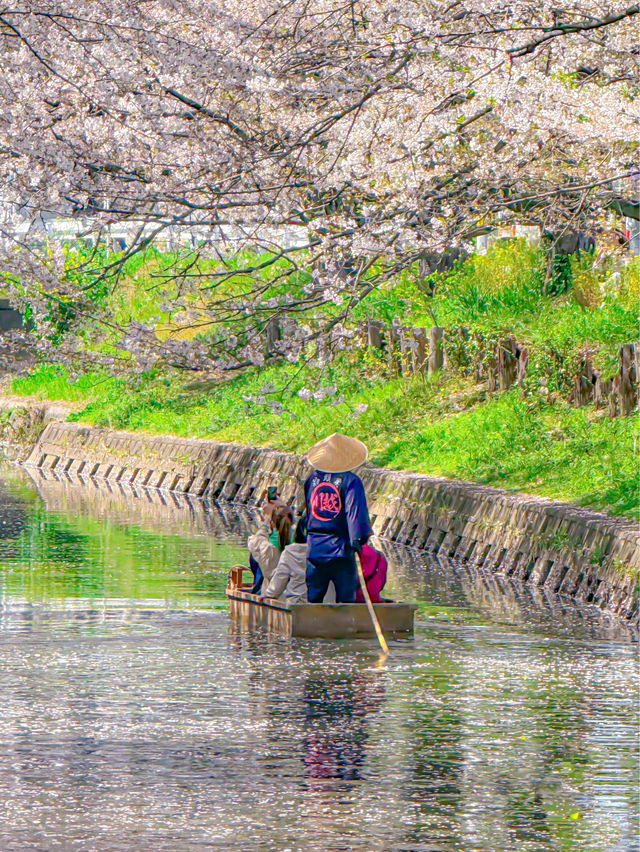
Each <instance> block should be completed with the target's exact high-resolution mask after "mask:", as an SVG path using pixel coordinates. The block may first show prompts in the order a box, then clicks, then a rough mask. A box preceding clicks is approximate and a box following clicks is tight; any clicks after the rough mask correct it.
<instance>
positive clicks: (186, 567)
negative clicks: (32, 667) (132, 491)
mask: <svg viewBox="0 0 640 852" xmlns="http://www.w3.org/2000/svg"><path fill="white" fill-rule="evenodd" d="M132 516H133V518H132V520H133V522H132V523H130V524H125V523H122V522H118V521H111V520H109V519H108V518H104V517H95V516H94V515H92V514H91V504H90V503H89V505H88V507H87V509H86V512H85V514H78V515H68V514H61V513H57V512H51V511H49V510H48V509H47V507H46V505H45V503H44V502H43V500H42V499H41V498H40V497H39V496H38V494H37V493H36V492H35V490H34V489H33V488H32V487H30V486H29V485H28V484H27V483H25V482H24V480H23V479H21V478H18V476H17V474H14V475H13V476H12V477H9V476H8V475H7V472H5V474H4V481H2V480H0V517H2V518H3V522H2V523H1V524H0V536H2V537H1V538H0V589H1V590H2V592H3V593H4V594H5V595H15V596H20V597H23V598H25V599H26V600H28V601H44V600H47V599H51V598H57V599H63V598H80V599H89V600H96V599H105V598H107V599H118V598H120V599H126V600H147V601H151V600H157V601H164V602H165V603H167V604H172V605H177V604H183V605H197V606H206V607H211V606H220V605H223V603H224V587H225V583H226V572H227V570H228V568H229V567H230V566H231V565H233V564H236V563H237V562H238V561H241V560H242V559H244V556H245V549H244V547H243V546H242V543H241V542H240V541H237V542H234V541H233V540H231V541H221V540H219V539H216V538H212V537H211V536H209V535H204V534H199V535H198V534H194V533H193V532H192V531H190V530H189V528H188V526H187V525H184V526H185V531H184V532H183V533H182V534H181V533H180V531H177V532H176V531H175V529H172V527H173V528H175V527H178V528H179V527H180V524H175V523H173V524H172V523H171V522H167V523H166V526H165V528H164V529H163V528H162V524H161V523H160V524H159V526H160V529H157V528H156V529H149V528H147V529H145V528H143V527H142V526H140V525H138V524H136V523H135V520H136V519H135V508H133V511H132Z"/></svg>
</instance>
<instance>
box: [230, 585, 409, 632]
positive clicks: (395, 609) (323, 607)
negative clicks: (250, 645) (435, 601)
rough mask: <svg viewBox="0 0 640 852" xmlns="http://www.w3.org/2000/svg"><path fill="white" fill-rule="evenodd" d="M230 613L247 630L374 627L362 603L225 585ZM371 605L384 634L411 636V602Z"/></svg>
mask: <svg viewBox="0 0 640 852" xmlns="http://www.w3.org/2000/svg"><path fill="white" fill-rule="evenodd" d="M227 597H228V598H229V603H230V609H231V617H232V618H233V619H234V620H235V621H236V622H237V623H238V624H239V625H240V626H241V627H242V628H245V629H247V630H252V629H256V628H258V629H266V630H268V631H270V632H272V633H277V634H279V635H281V636H299V637H304V638H308V639H368V638H373V637H375V635H376V633H375V629H374V627H373V624H372V623H371V616H370V615H369V611H368V610H367V606H366V604H358V603H353V604H341V603H340V604H309V603H306V604H292V605H291V606H287V604H285V603H283V602H281V601H276V600H271V599H266V600H265V599H264V598H261V597H260V596H259V595H253V594H251V592H247V591H244V590H240V589H237V588H228V589H227ZM374 609H375V612H376V616H377V617H378V621H379V622H380V626H381V628H382V630H383V632H384V634H385V636H393V637H397V638H405V639H406V638H408V637H410V636H413V622H414V615H415V611H416V609H417V607H416V605H415V604H406V603H380V604H374Z"/></svg>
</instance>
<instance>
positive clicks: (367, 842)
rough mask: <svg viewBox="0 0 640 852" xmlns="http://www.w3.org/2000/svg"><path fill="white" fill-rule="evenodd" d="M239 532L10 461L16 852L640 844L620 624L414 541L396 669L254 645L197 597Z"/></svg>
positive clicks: (316, 645) (629, 657) (0, 678)
mask: <svg viewBox="0 0 640 852" xmlns="http://www.w3.org/2000/svg"><path fill="white" fill-rule="evenodd" d="M250 523H251V519H250V518H249V519H247V518H244V519H243V516H242V515H240V514H234V512H233V510H231V509H229V508H227V509H225V508H224V507H222V508H221V509H220V510H217V509H207V507H205V506H203V505H202V504H197V505H195V504H194V505H191V504H190V503H189V502H188V501H184V500H182V501H177V500H175V499H172V498H170V497H168V496H166V495H165V496H161V495H158V494H157V493H153V494H152V493H150V494H148V495H146V496H144V495H143V496H140V497H139V498H138V497H136V495H135V494H133V493H131V492H127V491H126V490H124V489H115V490H114V491H109V490H108V489H104V488H102V489H98V488H95V487H94V486H93V485H92V484H91V483H85V484H84V485H82V486H78V485H71V484H69V483H65V482H61V483H58V482H46V481H42V482H40V481H38V483H37V488H36V486H35V485H33V484H30V482H29V480H25V479H24V478H22V477H21V476H20V475H19V474H11V473H7V475H6V476H5V481H4V483H3V484H0V661H1V665H0V695H1V696H2V702H3V704H2V707H3V712H2V714H0V812H1V813H2V814H3V824H2V826H1V827H0V849H1V850H2V852H24V850H30V849H37V850H47V852H58V850H64V852H86V850H88V849H91V850H92V852H134V850H136V852H137V850H147V849H153V850H154V852H165V850H166V852H169V850H171V852H176V850H180V852H205V850H210V849H223V850H230V852H245V850H259V852H261V851H262V850H264V852H267V850H276V852H285V850H290V852H299V851H300V852H344V850H356V852H372V851H373V852H637V850H638V849H639V847H640V844H639V843H638V806H637V796H638V784H637V778H638V765H639V764H638V749H637V730H638V700H637V699H638V696H637V683H638V667H637V660H636V648H635V646H634V645H633V644H631V643H629V642H628V641H626V640H623V639H620V638H619V637H620V636H624V634H623V633H621V634H617V633H615V634H612V633H607V632H606V631H605V632H603V633H601V634H600V633H597V632H595V633H594V632H589V631H585V630H584V629H583V627H582V624H583V621H584V619H586V620H588V621H589V620H593V619H592V616H591V614H590V611H589V612H587V613H586V614H583V615H582V616H581V619H582V620H581V621H579V622H577V624H578V626H579V628H580V629H576V628H575V627H574V622H573V621H571V620H569V621H567V622H566V623H564V624H560V623H558V624H554V625H549V627H548V628H547V627H546V626H545V625H546V624H547V622H546V621H544V620H542V621H540V620H538V619H537V616H536V614H535V612H534V611H529V610H528V609H527V608H526V607H525V608H522V607H520V608H517V609H514V606H515V604H514V601H515V602H516V603H517V600H516V599H515V598H514V599H513V600H512V599H508V600H502V599H499V598H497V597H496V599H495V601H494V602H493V603H492V604H491V605H489V603H487V599H488V598H489V597H490V596H491V595H492V594H495V595H497V594H498V592H497V591H496V592H492V591H491V588H490V587H489V586H488V585H487V583H486V578H481V581H482V582H481V585H480V586H479V587H478V588H479V591H478V589H476V586H475V585H474V583H475V581H474V580H473V578H471V577H469V576H467V575H460V577H459V578H457V579H456V576H455V575H453V574H452V573H450V572H449V570H448V569H447V570H446V571H443V570H442V566H439V565H437V564H435V563H433V564H432V563H430V562H421V561H420V558H419V557H418V555H417V554H415V553H406V554H405V555H404V556H403V555H402V553H401V552H400V551H397V552H396V551H394V555H393V558H392V560H391V574H392V576H391V580H390V584H391V587H392V588H393V589H395V590H396V591H397V592H400V593H401V594H402V595H403V596H405V597H409V596H411V595H412V594H413V595H414V596H415V597H417V598H420V597H427V598H428V602H425V603H424V605H423V607H422V609H421V612H422V615H423V616H424V620H423V621H422V622H421V623H420V624H419V626H418V630H417V634H416V638H415V641H413V642H403V643H393V644H392V651H391V655H390V657H389V658H388V659H387V660H384V661H381V660H380V658H379V657H378V654H377V652H376V647H375V644H374V643H371V642H364V641H361V642H310V641H304V640H285V639H281V638H275V637H269V636H266V635H263V634H259V633H257V634H245V633H241V632H238V631H237V630H236V629H234V626H233V625H232V624H231V623H230V622H229V620H228V618H227V615H226V613H224V612H215V611H214V612H206V611H203V610H208V609H212V608H213V609H216V608H217V607H221V606H223V605H224V604H223V588H224V584H225V581H226V573H227V569H228V567H229V566H231V565H232V564H235V563H236V562H238V561H240V560H241V559H242V558H243V557H244V541H245V540H246V534H247V530H248V528H249V526H250ZM403 560H404V561H403ZM514 594H515V592H514ZM474 600H477V601H482V602H483V603H482V607H480V608H479V609H478V610H477V611H476V609H474V606H473V601H474ZM480 610H481V611H480ZM561 612H562V611H561V610H558V611H556V610H553V617H554V619H555V618H556V617H560V614H561ZM492 613H497V614H499V617H498V615H496V616H495V617H494V616H492ZM510 613H516V616H517V617H514V619H513V620H512V621H511V622H510V621H509V618H510V617H511V616H510Z"/></svg>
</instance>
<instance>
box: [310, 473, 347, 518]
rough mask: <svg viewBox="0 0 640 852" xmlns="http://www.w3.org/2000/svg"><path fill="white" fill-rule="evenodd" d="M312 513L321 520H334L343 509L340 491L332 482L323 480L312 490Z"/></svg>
mask: <svg viewBox="0 0 640 852" xmlns="http://www.w3.org/2000/svg"><path fill="white" fill-rule="evenodd" d="M309 502H310V507H311V514H312V515H313V517H314V518H317V519H318V520H319V521H332V520H333V519H334V518H337V516H338V515H339V514H340V511H341V510H342V499H341V497H340V492H339V491H338V489H337V488H336V486H335V485H334V484H333V483H332V482H321V483H320V484H319V485H316V487H315V488H314V489H313V491H312V492H311V500H310V501H309Z"/></svg>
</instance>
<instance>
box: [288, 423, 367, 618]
mask: <svg viewBox="0 0 640 852" xmlns="http://www.w3.org/2000/svg"><path fill="white" fill-rule="evenodd" d="M366 459H367V448H366V446H365V445H364V444H363V443H362V441H358V439H357V438H350V437H348V436H347V435H341V434H340V433H339V432H336V433H334V434H333V435H329V437H328V438H324V439H323V440H322V441H319V442H318V443H317V444H316V445H315V446H313V447H312V448H311V449H310V450H309V452H308V453H307V460H308V461H309V462H310V464H311V465H312V467H313V468H314V470H313V473H312V474H311V475H310V476H309V478H308V479H307V481H306V482H305V484H304V495H305V502H306V507H307V519H308V522H307V524H308V525H307V542H308V551H307V591H308V596H309V602H310V603H322V601H323V600H324V596H325V594H326V592H327V589H328V587H329V583H331V582H333V584H334V586H335V590H336V602H337V603H353V602H354V600H355V596H356V587H357V584H358V581H357V568H356V561H355V560H356V554H357V553H359V552H360V548H361V547H362V545H363V544H365V543H366V541H367V539H368V538H369V536H370V535H371V534H372V529H371V521H370V520H369V510H368V509H367V499H366V497H365V493H364V486H363V484H362V480H361V479H360V477H359V476H357V475H356V474H355V473H354V472H353V471H354V470H355V469H356V468H357V467H360V465H361V464H363V463H364V462H365V461H366Z"/></svg>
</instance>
